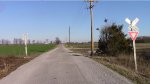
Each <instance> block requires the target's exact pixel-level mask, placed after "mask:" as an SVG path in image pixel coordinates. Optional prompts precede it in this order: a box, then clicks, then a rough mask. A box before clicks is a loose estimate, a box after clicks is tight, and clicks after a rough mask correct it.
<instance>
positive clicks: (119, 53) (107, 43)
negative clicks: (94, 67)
mask: <svg viewBox="0 0 150 84" xmlns="http://www.w3.org/2000/svg"><path fill="white" fill-rule="evenodd" d="M122 29H123V25H117V24H114V23H113V24H111V25H105V26H104V27H102V28H101V30H100V37H99V42H98V43H97V44H95V46H97V47H96V48H95V51H96V52H95V55H94V56H92V57H91V59H93V60H95V61H97V62H99V63H101V64H103V65H105V66H107V67H109V68H111V69H112V70H114V71H116V72H118V73H120V74H121V75H123V76H125V77H126V78H128V79H130V80H132V81H133V83H135V84H150V43H139V40H138V43H136V47H137V64H138V66H137V67H138V72H136V71H135V66H134V57H133V48H132V46H133V45H132V40H131V39H130V38H127V37H126V36H127V35H126V34H125V33H124V32H122ZM142 40H143V39H142ZM144 42H146V40H144ZM66 47H69V48H70V49H71V50H72V51H74V52H77V53H81V54H83V55H84V56H89V55H90V53H89V51H90V44H89V43H82V44H81V43H75V44H69V46H68V44H66Z"/></svg>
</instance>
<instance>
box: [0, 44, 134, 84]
mask: <svg viewBox="0 0 150 84" xmlns="http://www.w3.org/2000/svg"><path fill="white" fill-rule="evenodd" d="M0 84H132V83H131V82H130V81H129V80H127V79H126V78H125V77H123V76H121V75H119V74H118V73H116V72H114V71H112V70H110V69H108V68H106V67H105V66H103V65H101V64H99V63H97V62H95V61H93V60H92V59H90V58H88V57H84V56H75V55H73V54H72V53H71V52H70V51H69V50H68V49H66V48H65V47H64V46H63V45H59V46H58V48H56V49H54V50H52V51H49V52H47V53H44V54H42V55H40V56H39V57H37V58H35V59H34V60H32V61H30V62H28V63H26V64H24V65H22V66H21V67H19V68H18V69H17V70H15V71H14V72H12V73H11V74H9V75H8V76H7V77H4V78H3V79H1V80H0Z"/></svg>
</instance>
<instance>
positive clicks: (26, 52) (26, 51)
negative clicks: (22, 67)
mask: <svg viewBox="0 0 150 84" xmlns="http://www.w3.org/2000/svg"><path fill="white" fill-rule="evenodd" d="M23 40H24V45H25V54H26V56H28V50H27V41H28V34H27V33H26V34H24V35H23Z"/></svg>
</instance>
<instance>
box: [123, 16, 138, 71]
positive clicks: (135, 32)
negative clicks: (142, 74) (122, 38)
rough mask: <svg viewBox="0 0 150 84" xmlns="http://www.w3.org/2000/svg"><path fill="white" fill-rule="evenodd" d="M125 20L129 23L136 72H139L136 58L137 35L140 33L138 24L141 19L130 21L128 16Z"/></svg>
mask: <svg viewBox="0 0 150 84" xmlns="http://www.w3.org/2000/svg"><path fill="white" fill-rule="evenodd" d="M125 21H126V22H127V23H128V24H129V32H128V33H129V35H130V37H131V39H132V40H133V49H134V62H135V70H136V72H138V70H137V60H136V47H135V40H136V37H137V36H138V34H139V31H138V27H137V26H136V24H137V22H138V21H139V19H138V18H136V19H135V20H134V21H130V20H129V19H128V18H126V19H125Z"/></svg>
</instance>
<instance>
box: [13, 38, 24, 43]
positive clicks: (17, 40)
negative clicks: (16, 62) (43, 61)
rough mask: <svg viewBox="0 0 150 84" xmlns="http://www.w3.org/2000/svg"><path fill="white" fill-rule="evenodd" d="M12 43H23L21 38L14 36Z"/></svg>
mask: <svg viewBox="0 0 150 84" xmlns="http://www.w3.org/2000/svg"><path fill="white" fill-rule="evenodd" d="M13 44H24V41H23V40H22V39H20V38H19V39H18V38H14V40H13Z"/></svg>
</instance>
